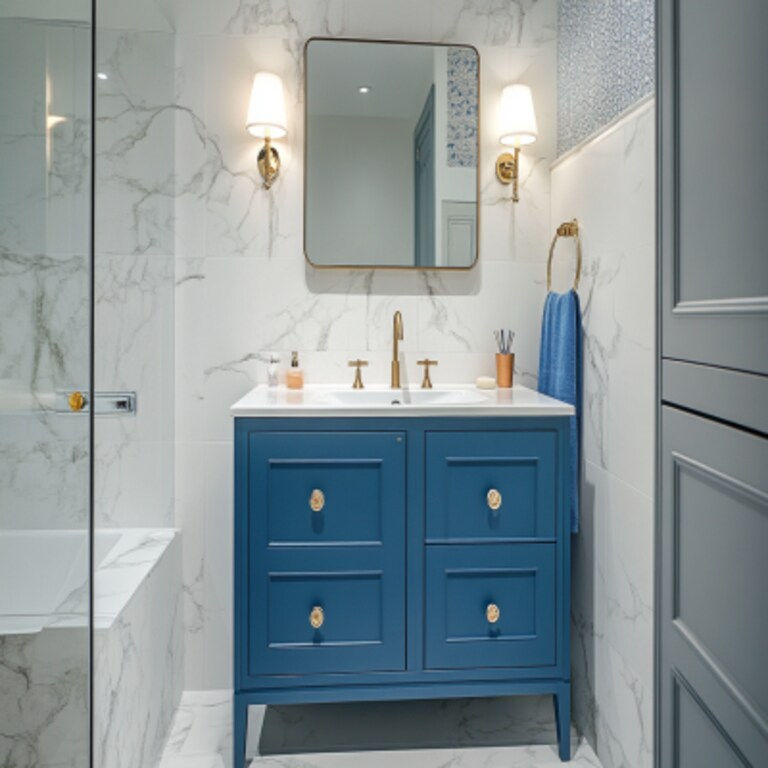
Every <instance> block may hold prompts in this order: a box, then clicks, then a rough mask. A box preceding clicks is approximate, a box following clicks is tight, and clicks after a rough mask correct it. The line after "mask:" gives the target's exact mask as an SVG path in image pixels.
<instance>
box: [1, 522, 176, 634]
mask: <svg viewBox="0 0 768 768" xmlns="http://www.w3.org/2000/svg"><path fill="white" fill-rule="evenodd" d="M175 534H176V531H175V530H174V529H144V528H132V529H125V530H116V529H107V530H101V531H97V532H96V534H95V536H94V571H95V578H94V620H95V628H96V629H104V628H108V627H109V626H111V624H112V622H113V621H114V620H115V619H116V618H117V617H118V616H119V615H120V613H121V612H122V610H123V609H124V607H125V606H126V605H127V603H128V602H129V601H130V599H131V597H132V596H133V594H134V592H135V591H136V590H137V589H138V587H139V585H140V584H141V583H142V581H143V580H144V579H145V578H146V577H147V576H148V575H149V573H150V572H151V571H152V569H153V568H154V566H155V564H156V563H157V561H158V560H159V559H160V557H161V556H162V554H163V552H164V551H165V549H166V548H167V546H168V544H169V543H170V541H171V540H172V539H173V537H174V536H175ZM87 622H88V536H87V534H86V533H85V532H84V531H5V532H0V636H3V635H21V634H24V635H26V634H35V633H37V632H40V631H41V630H42V629H44V628H45V627H52V626H62V627H75V626H85V625H86V624H87Z"/></svg>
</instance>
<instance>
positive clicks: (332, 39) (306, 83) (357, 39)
mask: <svg viewBox="0 0 768 768" xmlns="http://www.w3.org/2000/svg"><path fill="white" fill-rule="evenodd" d="M315 41H322V42H332V43H377V44H384V45H426V46H429V47H431V48H469V49H471V50H473V51H474V52H475V55H476V56H477V171H476V174H475V176H476V180H475V185H476V189H475V207H476V209H477V217H476V225H475V258H474V260H473V261H472V263H471V264H469V265H467V266H466V267H417V266H413V267H410V266H408V267H406V266H400V265H395V264H392V265H389V264H382V265H377V264H316V263H315V262H314V261H312V259H311V258H310V257H309V253H308V252H307V169H308V166H309V163H307V145H308V143H309V136H308V131H307V128H308V123H309V76H308V73H309V69H308V63H309V62H308V53H309V44H310V43H312V42H315ZM480 67H481V62H480V51H479V50H478V49H477V47H476V46H474V45H470V44H469V43H432V42H428V41H420V40H377V39H371V38H365V37H322V36H317V37H310V38H307V41H306V42H305V43H304V158H303V160H304V178H303V182H304V190H303V194H302V199H303V203H304V210H303V212H302V242H303V250H304V259H305V260H306V262H307V264H309V266H310V267H312V268H313V269H318V270H330V269H337V270H338V269H347V270H350V269H356V270H365V271H369V270H372V269H384V270H389V271H391V270H399V271H418V272H468V271H469V270H471V269H474V268H475V267H476V266H477V262H478V261H479V260H480V225H481V222H480V208H481V206H480V169H481V168H482V153H481V146H482V141H481V136H482V133H481V127H482V122H481V118H480V111H481V110H480V105H481V82H482V78H481V76H480Z"/></svg>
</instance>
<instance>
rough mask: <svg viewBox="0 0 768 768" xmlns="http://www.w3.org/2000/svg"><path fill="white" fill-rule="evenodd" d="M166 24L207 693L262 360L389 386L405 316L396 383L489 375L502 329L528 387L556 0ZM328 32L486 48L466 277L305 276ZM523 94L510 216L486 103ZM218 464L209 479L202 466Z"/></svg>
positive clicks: (188, 449)
mask: <svg viewBox="0 0 768 768" xmlns="http://www.w3.org/2000/svg"><path fill="white" fill-rule="evenodd" d="M175 14H176V29H177V35H176V105H175V131H176V134H175V153H176V154H175V158H176V163H175V165H176V167H175V173H176V200H175V204H176V207H175V216H176V221H177V223H178V226H177V232H176V237H175V247H176V289H175V316H176V341H175V348H176V384H175V392H176V418H175V420H176V428H175V434H176V440H177V444H176V452H177V469H176V505H177V508H176V512H177V520H178V521H179V523H178V524H179V525H180V526H181V527H182V528H183V529H184V530H185V532H187V531H189V533H190V536H188V537H187V538H186V539H185V548H186V551H185V558H184V561H185V567H184V573H185V576H184V578H185V624H186V631H187V649H188V652H189V653H190V655H189V657H188V664H187V685H188V687H190V688H196V687H202V688H216V687H224V686H228V685H230V679H231V672H230V664H229V654H230V652H231V650H230V649H231V607H230V606H231V604H232V599H231V594H230V593H231V584H230V583H229V580H228V579H229V576H228V574H229V565H228V558H229V556H230V548H229V542H227V540H226V536H224V535H223V531H225V530H226V529H225V528H223V527H219V528H218V529H217V533H218V534H219V535H218V536H211V537H208V536H207V535H206V526H207V525H209V524H210V522H209V521H210V520H213V521H217V523H220V521H221V519H222V518H221V515H222V514H226V515H231V477H232V468H231V467H232V450H231V442H232V422H231V418H230V416H229V413H228V409H229V406H230V405H231V404H232V403H233V402H235V401H236V400H237V399H239V398H240V397H241V396H242V395H243V394H245V393H246V392H247V391H248V390H249V389H250V388H252V387H253V386H254V385H256V384H258V383H262V382H264V381H265V378H266V368H267V364H268V360H269V355H270V353H272V352H276V353H279V354H280V356H281V366H282V368H283V370H284V369H285V368H286V367H287V365H288V361H289V357H290V352H291V351H292V350H298V352H299V355H300V360H301V362H302V365H303V367H304V369H305V375H306V380H307V381H308V382H345V381H347V380H348V379H349V369H348V367H347V360H348V359H350V358H352V357H360V356H362V357H364V358H366V359H368V360H369V361H370V366H369V368H368V369H366V380H367V381H368V382H369V383H376V382H385V381H387V378H388V375H389V357H390V354H391V343H392V342H391V318H392V314H393V313H394V311H395V310H396V309H400V310H401V311H402V312H403V316H404V320H405V341H404V343H403V345H402V348H403V353H404V378H405V379H406V380H407V381H411V382H414V383H417V382H418V381H420V379H419V376H420V369H419V368H418V366H416V364H415V363H416V360H417V359H419V358H420V357H423V356H424V355H431V356H437V357H439V359H440V366H439V367H438V368H437V369H436V370H435V372H434V374H433V375H434V377H435V381H438V382H444V383H448V382H451V383H456V382H469V381H473V380H474V379H475V378H476V377H477V376H478V375H481V374H492V373H493V365H494V363H493V351H494V349H493V336H492V333H491V330H492V329H493V328H494V327H500V326H510V325H511V326H514V327H515V328H516V330H517V331H518V340H517V344H516V351H517V352H518V358H517V361H516V362H517V366H516V367H517V373H518V380H519V381H522V382H524V383H527V384H528V385H534V386H535V383H536V371H537V368H538V338H539V326H540V322H541V306H542V303H543V299H544V293H545V289H544V267H543V264H544V261H545V260H546V250H547V248H548V238H549V223H550V222H549V171H548V166H549V162H551V160H552V158H553V157H554V153H555V132H554V115H555V108H556V104H555V102H556V98H555V89H554V85H555V47H554V30H555V18H556V4H555V2H554V0H539V2H502V3H486V2H462V3H453V2H451V3H437V2H419V3H412V2H410V1H409V2H406V0H400V1H399V2H396V3H377V2H373V0H365V1H364V2H359V0H358V1H356V2H351V1H346V0H328V1H327V2H322V3H313V2H308V0H269V2H251V1H250V0H228V2H223V3H217V4H215V5H214V4H208V5H207V6H205V7H201V6H200V5H195V4H190V5H188V6H187V7H185V8H184V9H181V8H176V11H175ZM201 25H204V26H201ZM328 34H330V35H337V34H344V35H347V36H348V35H359V36H363V37H373V38H387V37H392V38H395V39H397V38H400V39H423V40H438V41H442V42H448V43H450V42H461V43H469V44H474V45H477V46H478V47H479V50H480V56H481V65H480V70H481V123H482V126H483V129H482V133H481V136H480V143H481V157H482V160H481V198H480V202H481V258H480V265H479V266H478V268H476V269H475V270H473V271H471V272H468V273H464V274H462V275H437V274H429V273H418V272H410V273H409V272H406V273H385V272H372V271H368V272H365V271H362V272H360V271H334V272H320V271H317V270H314V269H313V268H311V267H309V266H307V265H306V263H305V260H304V256H303V253H302V226H303V224H302V216H303V211H302V205H303V202H302V189H303V180H302V179H303V168H302V153H303V140H304V139H303V120H302V115H303V98H304V96H303V85H302V84H303V75H302V66H303V60H302V50H303V44H304V41H305V40H306V38H307V37H309V36H310V35H328ZM262 68H263V69H268V70H271V71H274V72H277V73H278V74H279V75H281V77H282V78H283V82H284V86H285V91H286V99H287V102H288V121H289V136H288V137H287V139H286V140H284V141H281V142H280V146H279V150H280V153H281V157H282V160H283V167H282V171H281V176H280V178H279V179H278V181H277V182H276V183H275V185H274V186H273V188H272V190H270V192H269V193H265V191H264V190H263V189H262V188H261V182H260V178H259V176H258V173H257V170H256V164H255V156H256V154H257V153H258V150H259V148H260V145H259V142H257V141H254V140H253V139H252V138H251V137H249V136H248V134H247V133H246V132H245V130H244V129H243V120H244V111H245V107H246V105H247V101H248V95H249V88H250V82H251V79H252V77H253V73H254V72H255V71H257V70H258V69H262ZM516 80H524V81H525V82H528V83H530V84H531V85H532V87H533V88H534V92H535V94H536V96H535V98H536V108H537V110H538V114H539V125H540V130H541V134H540V138H539V141H538V142H537V143H536V144H534V145H533V146H532V147H531V148H529V149H528V150H526V151H525V152H524V153H523V160H522V165H523V180H522V187H521V197H522V200H521V203H520V204H518V205H513V204H512V203H511V201H510V190H509V188H508V187H502V186H501V185H499V184H498V182H496V180H495V176H494V170H493V159H494V158H495V156H496V154H497V153H498V151H499V150H500V147H499V144H498V135H497V133H496V128H495V125H496V120H497V118H498V114H497V109H498V106H497V101H498V99H497V98H496V96H497V95H498V94H500V92H501V89H502V87H503V86H504V85H506V84H508V83H509V82H514V81H516ZM214 456H216V457H217V458H214ZM211 461H212V462H213V464H214V465H215V466H216V467H217V470H216V471H215V472H214V471H211V470H210V469H207V468H206V467H208V466H209V464H208V463H209V462H211ZM203 477H204V480H203V479H202V478H203ZM201 483H204V487H201V485H200V484H201ZM222 568H224V569H226V570H225V571H222V570H221V569H222ZM222 573H226V574H227V577H226V578H225V579H222V578H221V574H222ZM190 649H191V650H190ZM206 659H208V660H209V661H208V666H206ZM212 659H216V660H217V661H216V662H215V668H214V663H213V662H211V661H210V660H212Z"/></svg>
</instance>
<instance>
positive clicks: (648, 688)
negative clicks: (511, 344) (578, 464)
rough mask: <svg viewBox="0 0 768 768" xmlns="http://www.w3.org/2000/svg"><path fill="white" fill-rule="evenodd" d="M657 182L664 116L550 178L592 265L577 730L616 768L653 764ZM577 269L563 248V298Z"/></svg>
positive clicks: (576, 569)
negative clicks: (657, 133)
mask: <svg viewBox="0 0 768 768" xmlns="http://www.w3.org/2000/svg"><path fill="white" fill-rule="evenodd" d="M654 174H655V171H654V109H653V104H652V103H650V104H648V103H646V104H644V105H641V106H639V107H637V108H636V109H635V110H634V111H633V112H632V113H630V114H629V115H628V117H627V118H626V119H625V120H624V121H622V122H621V123H620V124H618V125H616V126H615V127H613V128H612V129H609V130H608V131H607V132H605V133H604V134H602V135H600V136H598V137H596V138H595V139H594V140H592V141H590V142H588V143H587V144H585V145H583V146H582V147H580V148H579V149H578V150H577V151H576V152H575V154H573V155H571V156H569V157H567V158H566V159H564V160H563V161H562V162H560V163H559V164H557V165H556V166H555V168H554V169H553V172H552V222H553V227H554V226H555V225H556V224H557V223H559V222H560V221H565V220H568V219H571V218H573V217H577V218H578V219H579V223H580V226H581V234H582V246H583V257H584V267H583V273H582V274H583V277H582V283H581V288H580V291H579V293H580V296H581V299H582V307H583V312H584V334H585V339H584V403H583V414H584V422H583V424H584V426H583V455H584V474H583V478H582V486H581V490H582V507H581V509H582V523H581V531H580V532H579V534H578V535H577V536H576V537H575V538H574V550H573V595H572V597H573V612H572V626H573V632H572V636H573V646H572V660H573V688H574V694H573V696H574V720H575V722H576V724H577V726H578V727H579V729H580V730H581V731H582V732H583V733H584V734H585V735H586V736H587V738H588V739H589V740H590V742H591V743H592V744H594V745H595V748H596V751H597V753H598V755H599V757H600V759H601V761H602V762H603V764H604V765H605V766H606V768H619V767H620V766H622V767H623V766H629V765H631V766H651V765H652V762H653V761H652V750H653V721H652V712H653V456H654V439H655V438H654V431H653V429H654V428H653V425H654V380H655V368H654V365H655V362H654V337H655V302H654V283H655V248H654V233H655V220H654V200H655V176H654ZM573 269H574V250H573V247H572V246H570V247H569V244H567V243H564V244H563V246H562V247H561V246H560V244H558V250H557V270H556V281H555V285H556V287H559V288H560V289H562V288H563V287H565V286H567V284H568V282H569V281H570V280H571V279H572V274H573Z"/></svg>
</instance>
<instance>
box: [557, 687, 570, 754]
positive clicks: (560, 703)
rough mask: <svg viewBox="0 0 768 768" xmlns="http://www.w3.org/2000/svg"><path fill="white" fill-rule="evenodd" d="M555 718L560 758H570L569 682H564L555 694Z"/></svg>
mask: <svg viewBox="0 0 768 768" xmlns="http://www.w3.org/2000/svg"><path fill="white" fill-rule="evenodd" d="M555 720H556V722H557V744H558V750H559V754H560V759H561V760H562V761H563V762H568V761H569V760H570V759H571V684H570V683H565V684H564V685H562V686H561V687H560V690H559V691H558V692H557V693H556V694H555Z"/></svg>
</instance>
